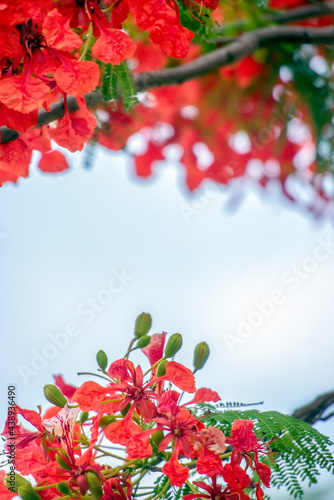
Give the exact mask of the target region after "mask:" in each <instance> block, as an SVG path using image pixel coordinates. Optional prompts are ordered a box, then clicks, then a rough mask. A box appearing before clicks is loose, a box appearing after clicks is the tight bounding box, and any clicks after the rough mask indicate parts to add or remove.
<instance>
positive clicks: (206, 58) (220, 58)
mask: <svg viewBox="0 0 334 500" xmlns="http://www.w3.org/2000/svg"><path fill="white" fill-rule="evenodd" d="M280 42H290V43H296V44H302V43H310V44H330V43H333V42H334V26H325V27H321V28H309V27H304V26H268V27H265V28H259V29H255V30H253V31H250V32H247V33H244V34H242V35H240V37H239V38H237V39H236V40H235V41H233V42H232V43H230V44H229V45H226V46H224V47H221V48H219V49H216V50H214V51H212V52H210V53H208V54H205V55H203V56H200V57H198V58H197V59H196V60H195V61H192V62H190V63H187V64H183V65H181V66H177V67H174V68H168V69H162V70H158V71H152V72H147V73H146V72H145V73H140V74H138V75H135V76H134V84H135V87H136V89H137V91H138V92H144V91H147V90H149V89H153V88H157V87H162V86H168V85H178V84H181V83H183V82H186V81H188V80H191V79H193V78H198V77H200V76H204V75H206V74H208V73H211V72H213V71H215V70H217V69H219V68H220V67H222V66H226V65H227V64H231V63H233V62H236V61H239V60H241V59H243V58H244V57H246V56H249V55H251V54H252V53H253V52H254V51H255V50H256V49H258V48H260V47H264V46H266V45H270V44H272V43H280ZM86 101H87V104H88V106H95V105H96V104H98V103H102V96H101V94H100V93H99V92H95V93H93V94H91V95H88V96H86ZM68 106H69V110H70V111H74V110H76V109H78V106H77V103H76V100H75V99H74V98H71V97H70V98H68ZM62 116H64V105H63V103H62V102H57V103H55V104H54V105H53V106H51V111H45V110H40V112H39V114H38V121H37V127H41V126H42V125H46V124H47V123H50V122H52V121H54V120H57V119H59V118H61V117H62ZM0 132H1V143H5V142H9V141H12V140H14V139H16V138H17V137H19V134H18V133H17V132H15V131H13V130H11V129H8V128H7V127H1V128H0Z"/></svg>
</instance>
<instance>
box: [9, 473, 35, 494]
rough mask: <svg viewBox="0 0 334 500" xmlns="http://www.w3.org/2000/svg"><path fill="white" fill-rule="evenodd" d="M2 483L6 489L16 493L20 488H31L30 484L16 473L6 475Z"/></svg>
mask: <svg viewBox="0 0 334 500" xmlns="http://www.w3.org/2000/svg"><path fill="white" fill-rule="evenodd" d="M4 483H5V486H6V488H8V489H9V488H10V489H11V491H15V492H16V493H17V492H18V490H19V488H20V487H21V486H26V487H27V488H32V486H31V484H30V482H29V481H28V480H27V479H26V478H25V477H22V476H20V474H18V473H17V472H13V473H12V474H6V476H5V479H4Z"/></svg>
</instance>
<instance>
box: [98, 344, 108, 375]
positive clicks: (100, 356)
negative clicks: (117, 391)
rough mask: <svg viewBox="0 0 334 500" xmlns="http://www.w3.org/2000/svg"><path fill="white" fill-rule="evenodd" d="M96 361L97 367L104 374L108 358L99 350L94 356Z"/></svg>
mask: <svg viewBox="0 0 334 500" xmlns="http://www.w3.org/2000/svg"><path fill="white" fill-rule="evenodd" d="M96 361H97V364H98V365H99V367H100V368H101V370H102V371H103V372H105V370H106V368H107V366H108V356H107V355H106V353H105V352H104V351H102V349H100V350H99V352H98V353H97V355H96Z"/></svg>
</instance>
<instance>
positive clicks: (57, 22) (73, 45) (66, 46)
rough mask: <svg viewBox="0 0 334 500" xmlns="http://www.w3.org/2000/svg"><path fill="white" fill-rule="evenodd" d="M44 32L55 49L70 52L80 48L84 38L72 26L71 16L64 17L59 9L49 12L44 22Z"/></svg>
mask: <svg viewBox="0 0 334 500" xmlns="http://www.w3.org/2000/svg"><path fill="white" fill-rule="evenodd" d="M43 34H44V36H45V40H46V41H47V43H48V45H50V46H51V47H52V48H53V49H57V50H61V51H65V52H70V53H72V52H73V51H74V50H78V49H80V47H81V45H82V43H83V42H82V40H81V38H80V37H79V35H77V34H76V33H75V32H74V31H72V30H71V28H70V18H68V17H67V18H65V17H63V16H62V15H61V14H60V13H59V11H58V10H57V9H53V10H51V12H48V14H47V16H46V18H45V21H44V23H43Z"/></svg>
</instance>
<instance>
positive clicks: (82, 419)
mask: <svg viewBox="0 0 334 500" xmlns="http://www.w3.org/2000/svg"><path fill="white" fill-rule="evenodd" d="M88 418H89V413H87V412H86V411H83V412H82V413H81V415H80V422H81V423H82V424H84V423H85V422H86V420H88Z"/></svg>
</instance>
